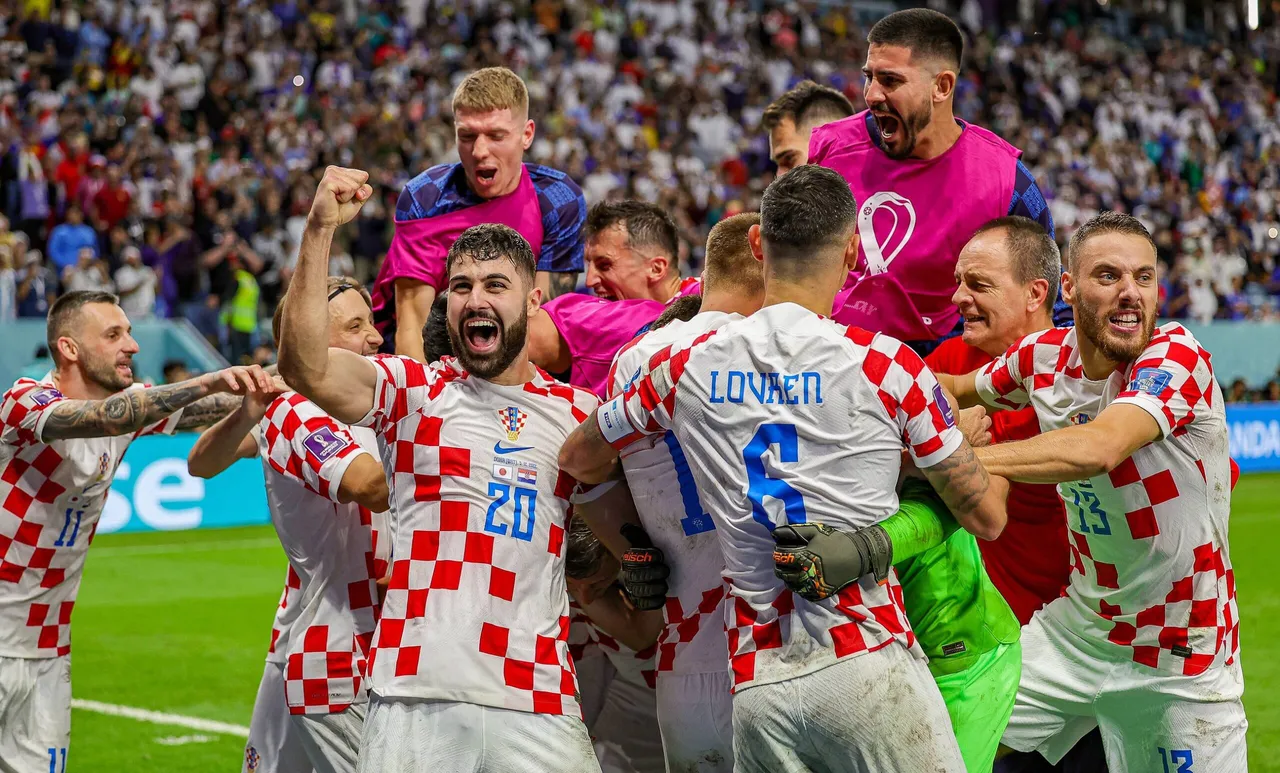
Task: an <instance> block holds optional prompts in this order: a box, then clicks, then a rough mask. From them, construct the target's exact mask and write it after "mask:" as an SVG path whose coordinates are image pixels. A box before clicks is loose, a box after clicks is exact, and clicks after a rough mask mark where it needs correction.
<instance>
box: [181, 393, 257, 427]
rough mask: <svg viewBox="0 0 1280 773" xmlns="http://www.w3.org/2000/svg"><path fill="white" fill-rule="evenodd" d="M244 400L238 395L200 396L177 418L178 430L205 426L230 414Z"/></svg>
mask: <svg viewBox="0 0 1280 773" xmlns="http://www.w3.org/2000/svg"><path fill="white" fill-rule="evenodd" d="M243 402H244V398H242V397H240V396H239V395H229V394H216V395H209V396H208V397H202V398H200V399H199V400H196V401H195V402H194V403H192V404H191V405H188V406H187V407H186V409H185V410H184V411H183V412H182V418H180V419H178V425H177V427H176V429H178V430H193V429H200V428H201V427H207V426H209V425H210V424H212V423H214V422H216V421H220V420H222V419H224V418H226V417H228V416H230V415H231V414H232V412H234V411H235V410H236V409H237V408H239V407H240V405H241V404H242V403H243Z"/></svg>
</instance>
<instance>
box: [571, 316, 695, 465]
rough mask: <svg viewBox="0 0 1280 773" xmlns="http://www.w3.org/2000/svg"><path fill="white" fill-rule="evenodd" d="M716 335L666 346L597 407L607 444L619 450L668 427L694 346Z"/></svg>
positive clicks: (597, 415) (597, 417) (598, 421)
mask: <svg viewBox="0 0 1280 773" xmlns="http://www.w3.org/2000/svg"><path fill="white" fill-rule="evenodd" d="M714 335H715V331H714V330H712V331H709V332H707V333H704V334H703V335H701V336H699V337H698V338H696V339H694V341H693V343H691V344H689V345H688V346H686V347H684V348H679V349H677V348H675V347H674V346H668V347H666V348H664V349H662V350H661V351H659V352H658V353H657V354H655V355H653V357H652V358H650V360H649V363H648V364H647V365H645V367H644V368H643V369H642V370H641V372H640V377H639V378H637V379H636V380H635V383H634V384H632V385H631V386H630V387H628V388H627V390H626V391H625V392H623V393H622V394H620V395H618V396H617V397H615V398H613V399H612V400H610V401H609V402H607V403H605V404H603V405H601V406H600V408H599V409H598V410H597V411H596V421H597V423H598V424H599V425H600V434H602V435H604V439H605V440H607V441H608V442H609V445H611V446H613V447H614V448H615V449H617V450H619V451H621V450H622V449H624V448H626V447H627V446H629V445H631V444H632V443H634V442H636V441H637V440H639V439H640V438H641V437H643V436H645V435H656V434H658V433H660V432H665V431H667V430H669V429H671V419H672V416H674V414H675V408H676V383H677V382H679V381H680V377H681V376H682V375H683V374H684V368H685V364H686V363H687V362H688V361H689V355H690V353H691V352H692V351H693V349H694V348H695V347H697V346H698V345H699V344H701V343H702V342H703V341H706V340H707V339H709V338H711V337H712V336H714Z"/></svg>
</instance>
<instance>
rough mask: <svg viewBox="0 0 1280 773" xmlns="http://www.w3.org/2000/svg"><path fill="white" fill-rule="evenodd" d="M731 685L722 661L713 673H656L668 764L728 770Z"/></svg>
mask: <svg viewBox="0 0 1280 773" xmlns="http://www.w3.org/2000/svg"><path fill="white" fill-rule="evenodd" d="M732 687H733V677H732V676H730V674H729V670H728V668H727V667H726V668H725V670H724V671H717V672H715V673H712V674H672V673H669V672H668V673H662V674H658V689H657V697H658V727H659V728H661V730H662V748H663V751H664V752H665V753H666V757H667V770H669V771H680V773H732V771H733V692H732V689H731V688H732Z"/></svg>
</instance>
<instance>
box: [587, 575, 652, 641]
mask: <svg viewBox="0 0 1280 773" xmlns="http://www.w3.org/2000/svg"><path fill="white" fill-rule="evenodd" d="M579 603H580V604H581V602H579ZM581 606H582V611H583V612H584V613H585V614H586V616H587V617H589V618H591V622H593V623H595V625H596V627H597V628H599V629H600V630H602V631H604V632H605V633H607V634H609V635H610V636H612V637H613V638H615V639H617V640H618V641H619V642H621V643H622V644H623V645H625V646H626V647H628V648H630V649H633V650H635V651H637V652H639V651H640V650H643V649H645V648H646V647H649V646H651V645H652V644H653V643H654V642H656V641H657V640H658V634H660V633H662V611H661V610H656V611H653V612H641V611H638V610H635V609H632V608H631V607H630V606H628V605H627V603H626V601H624V600H623V598H622V592H621V590H619V589H617V588H615V589H613V590H611V591H610V592H609V593H606V594H605V595H604V596H603V597H601V598H599V599H596V600H595V601H593V602H591V603H590V604H581Z"/></svg>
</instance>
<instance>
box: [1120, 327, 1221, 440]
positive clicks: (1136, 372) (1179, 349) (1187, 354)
mask: <svg viewBox="0 0 1280 773" xmlns="http://www.w3.org/2000/svg"><path fill="white" fill-rule="evenodd" d="M1212 400H1213V366H1212V365H1210V363H1209V353H1208V352H1207V351H1205V350H1204V348H1203V347H1202V346H1200V343H1199V342H1198V341H1196V339H1195V337H1194V336H1192V335H1191V333H1190V332H1188V331H1187V329H1186V328H1184V327H1182V326H1181V325H1177V324H1175V325H1170V326H1169V329H1168V330H1158V331H1156V334H1155V335H1154V336H1152V338H1151V343H1149V344H1147V348H1146V349H1144V350H1143V352H1142V354H1140V355H1139V356H1138V358H1137V360H1135V361H1134V363H1133V365H1132V366H1131V369H1130V376H1129V384H1128V386H1126V387H1125V388H1124V391H1122V392H1121V393H1120V394H1119V395H1117V396H1116V399H1115V400H1114V401H1112V403H1113V404H1115V403H1127V404H1129V405H1136V406H1138V407H1139V408H1142V409H1143V410H1145V411H1146V412H1147V413H1149V414H1151V417H1152V418H1153V419H1155V420H1156V423H1157V424H1159V425H1160V436H1161V438H1164V437H1166V436H1168V435H1169V433H1171V432H1174V431H1176V430H1178V429H1181V428H1183V427H1185V426H1187V425H1188V424H1190V423H1191V422H1193V421H1195V418H1196V415H1197V414H1202V413H1203V414H1207V413H1208V412H1209V411H1210V410H1211V408H1212Z"/></svg>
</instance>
